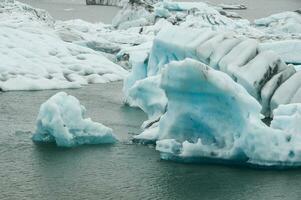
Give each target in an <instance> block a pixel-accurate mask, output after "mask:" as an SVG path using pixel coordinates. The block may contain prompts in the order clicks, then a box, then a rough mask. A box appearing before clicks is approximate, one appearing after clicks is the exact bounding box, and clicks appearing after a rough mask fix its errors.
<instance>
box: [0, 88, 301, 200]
mask: <svg viewBox="0 0 301 200" xmlns="http://www.w3.org/2000/svg"><path fill="white" fill-rule="evenodd" d="M121 89H122V83H121V82H115V83H109V84H95V85H88V86H86V87H83V88H81V89H75V90H71V89H67V90H64V91H66V92H67V93H69V94H71V95H74V96H75V97H77V98H78V99H79V100H80V101H81V103H82V104H83V105H84V106H85V107H86V108H87V116H89V117H91V118H92V119H93V120H94V121H98V122H102V123H103V124H105V125H107V126H109V127H112V128H113V129H114V131H115V133H116V134H117V135H118V137H119V138H120V140H121V142H120V143H118V144H115V145H90V146H80V147H76V148H71V149H67V148H58V147H56V146H55V145H37V144H34V143H33V142H32V141H31V135H32V133H33V132H34V130H35V120H36V115H37V113H38V110H39V107H40V105H41V103H43V102H44V101H46V100H47V99H48V98H49V97H50V96H52V95H53V94H55V93H57V92H58V91H57V90H47V91H34V92H26V91H23V92H21V91H18V92H6V93H0V180H1V181H0V199H1V200H14V199H26V200H27V199H29V200H43V199H45V200H57V199H64V200H65V199H70V200H71V199H72V200H82V199H89V200H99V199H131V200H132V199H137V200H140V199H180V200H182V199H208V200H218V199H220V200H223V199H227V200H229V199H233V200H237V199H248V200H252V199H254V200H258V199H274V200H277V199H279V200H280V199H281V200H283V199H287V200H294V199H296V200H297V199H300V197H301V190H300V188H301V170H297V169H295V170H285V171H275V170H258V169H252V168H242V167H231V166H220V165H214V164H181V163H175V162H167V161H163V160H160V158H159V153H158V152H157V151H155V149H154V147H153V146H144V145H139V144H132V143H131V138H132V135H133V134H138V133H139V132H140V124H141V123H142V121H143V120H145V119H146V116H145V114H144V113H143V112H142V111H141V110H139V109H135V108H130V107H127V106H124V105H123V103H122V93H121Z"/></svg>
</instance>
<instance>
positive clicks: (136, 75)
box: [124, 26, 301, 117]
mask: <svg viewBox="0 0 301 200" xmlns="http://www.w3.org/2000/svg"><path fill="white" fill-rule="evenodd" d="M260 44H261V43H259V41H258V40H255V39H250V38H247V37H245V36H241V35H236V34H235V33H234V32H231V31H213V30H211V29H210V28H203V29H195V28H182V27H178V26H167V27H165V28H163V29H162V30H161V31H160V32H159V33H158V35H157V36H156V38H155V39H154V42H153V45H152V49H151V52H150V56H149V58H148V60H147V59H145V60H146V61H147V63H144V65H139V66H135V68H133V70H132V72H131V74H130V76H129V77H128V78H127V79H126V81H125V85H124V87H125V88H124V91H125V99H126V100H127V102H129V101H130V103H129V104H130V105H131V104H133V105H136V104H137V103H135V102H134V101H138V100H137V98H136V97H135V98H132V97H131V95H132V94H134V93H129V92H128V91H130V90H131V88H134V87H133V86H134V85H135V88H138V85H139V84H140V83H144V82H147V79H149V77H151V76H157V75H160V74H161V72H162V70H163V69H164V68H165V67H166V64H168V63H170V62H171V61H179V60H183V59H185V58H192V59H195V60H199V61H201V62H203V63H205V64H207V65H209V66H211V67H213V68H215V69H218V70H220V71H222V72H225V73H227V74H228V75H230V77H232V79H233V80H234V81H235V82H237V83H239V84H241V85H242V86H243V87H244V88H245V89H246V90H247V91H248V92H249V94H251V95H252V96H253V97H255V98H256V99H257V100H258V101H259V102H260V103H261V104H262V113H263V114H264V115H265V116H267V117H269V116H270V115H272V110H273V109H274V108H276V107H277V106H278V105H280V104H283V103H284V104H288V103H301V98H300V97H299V95H295V92H296V91H297V88H300V86H301V83H300V82H299V81H298V78H297V77H298V76H299V73H296V69H295V68H294V66H292V65H287V64H286V63H285V62H284V61H283V60H282V58H281V56H279V55H278V54H277V51H276V52H274V51H272V49H267V50H263V49H262V48H261V47H262V45H260ZM287 52H294V51H293V50H291V49H288V51H287ZM296 54H297V53H296ZM143 79H146V80H144V81H142V80H143ZM289 83H290V84H289ZM286 85H293V86H292V87H291V89H289V90H287V89H286V90H285V89H284V88H287V87H288V86H286ZM157 88H158V87H157ZM281 88H283V89H281ZM154 89H156V87H152V90H154ZM158 90H160V88H158ZM284 91H286V95H285V96H286V100H285V101H283V100H282V99H279V98H278V97H277V95H278V94H280V97H282V96H283V95H282V94H283V92H284ZM152 93H153V94H160V92H156V93H154V92H152ZM136 96H137V95H136ZM293 97H294V98H293ZM156 99H159V96H157V97H156ZM142 100H143V99H142ZM146 104H147V103H146ZM271 104H273V105H271ZM144 108H145V106H144ZM143 110H145V109H143ZM150 112H153V111H150ZM159 112H160V111H159ZM147 113H148V112H147Z"/></svg>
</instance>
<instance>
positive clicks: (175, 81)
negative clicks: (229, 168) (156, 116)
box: [140, 58, 301, 167]
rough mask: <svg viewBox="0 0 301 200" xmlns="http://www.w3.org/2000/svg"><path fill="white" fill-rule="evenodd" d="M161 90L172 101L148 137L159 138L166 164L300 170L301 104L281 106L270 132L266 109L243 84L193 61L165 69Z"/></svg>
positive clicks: (169, 101)
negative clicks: (264, 118)
mask: <svg viewBox="0 0 301 200" xmlns="http://www.w3.org/2000/svg"><path fill="white" fill-rule="evenodd" d="M161 88H162V89H163V90H164V91H165V93H166V96H167V98H168V107H167V111H166V113H165V114H164V115H163V116H162V117H161V119H160V121H159V124H158V128H157V131H154V129H152V131H150V133H149V134H152V135H147V134H146V135H147V138H152V137H151V136H153V137H154V138H156V137H157V138H158V141H157V143H156V144H157V145H156V149H157V150H158V151H160V153H161V158H162V159H167V160H178V161H183V162H195V161H212V162H224V163H236V164H246V165H257V166H267V167H268V166H269V167H272V166H274V167H277V166H281V167H292V166H300V165H301V135H300V126H299V123H298V124H297V121H298V120H300V111H301V110H300V108H301V107H300V105H299V104H297V105H286V106H283V107H279V108H278V109H277V110H275V111H274V120H273V121H272V126H271V127H268V126H267V125H266V124H264V123H263V122H262V121H261V119H262V115H261V114H260V111H261V105H260V104H259V103H258V101H256V99H255V98H253V97H252V96H251V95H249V93H248V92H247V91H246V90H245V89H244V88H243V87H242V86H241V85H239V84H237V83H235V82H234V81H233V80H232V79H231V78H230V77H229V76H228V75H227V74H225V73H223V72H220V71H216V70H214V69H212V68H210V67H209V66H207V65H205V64H203V63H201V62H198V61H196V60H192V59H189V58H188V59H185V60H183V61H173V62H171V63H169V64H168V65H167V66H166V68H165V69H164V70H163V73H162V80H161ZM288 121H289V122H290V123H287V122H288ZM284 124H286V125H285V126H283V125H284ZM155 130H156V129H155ZM140 137H141V136H140Z"/></svg>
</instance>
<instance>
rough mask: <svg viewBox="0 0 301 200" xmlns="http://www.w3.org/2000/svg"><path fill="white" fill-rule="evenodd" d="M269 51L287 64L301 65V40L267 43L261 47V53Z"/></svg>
mask: <svg viewBox="0 0 301 200" xmlns="http://www.w3.org/2000/svg"><path fill="white" fill-rule="evenodd" d="M300 23H301V22H300ZM267 50H272V51H274V52H276V53H277V54H278V55H280V57H281V58H282V60H283V61H284V62H286V63H293V64H301V40H284V41H277V42H267V43H262V44H260V45H259V51H267Z"/></svg>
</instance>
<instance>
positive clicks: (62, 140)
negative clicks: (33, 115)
mask: <svg viewBox="0 0 301 200" xmlns="http://www.w3.org/2000/svg"><path fill="white" fill-rule="evenodd" d="M32 140H33V141H34V142H46V143H50V142H51V143H53V142H54V143H56V145H58V146H62V147H72V146H77V145H83V144H103V143H115V142H116V141H117V139H116V137H115V136H114V134H113V131H112V129H110V128H108V127H106V126H104V125H102V124H100V123H97V122H93V121H92V120H91V119H90V118H85V107H84V106H82V105H81V104H80V102H79V101H78V100H77V99H76V98H75V97H73V96H70V95H67V94H66V93H64V92H59V93H57V94H56V95H54V96H52V97H51V98H50V99H48V100H47V101H46V102H45V103H43V104H42V105H41V107H40V111H39V114H38V117H37V128H36V132H35V134H34V135H33V137H32Z"/></svg>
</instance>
